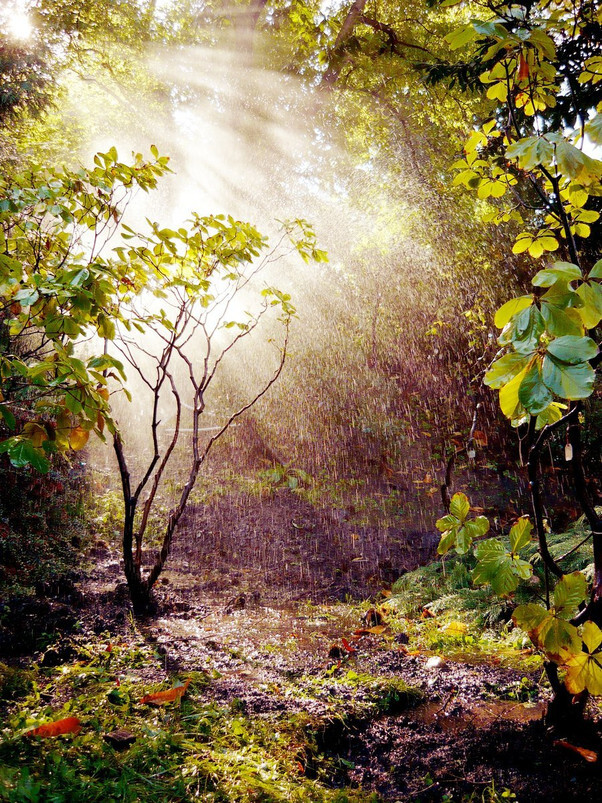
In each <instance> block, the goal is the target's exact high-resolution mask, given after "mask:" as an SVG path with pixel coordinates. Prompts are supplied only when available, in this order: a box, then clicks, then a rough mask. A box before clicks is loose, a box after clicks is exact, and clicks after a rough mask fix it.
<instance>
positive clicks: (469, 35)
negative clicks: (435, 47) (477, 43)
mask: <svg viewBox="0 0 602 803" xmlns="http://www.w3.org/2000/svg"><path fill="white" fill-rule="evenodd" d="M476 36H477V32H476V31H475V29H474V28H473V26H472V24H469V25H464V26H463V27H462V28H457V29H456V30H455V31H452V32H451V33H448V34H447V36H445V41H446V42H447V43H448V45H449V46H450V48H451V49H452V50H458V48H461V47H464V45H467V44H469V42H472V41H473V40H474V39H476Z"/></svg>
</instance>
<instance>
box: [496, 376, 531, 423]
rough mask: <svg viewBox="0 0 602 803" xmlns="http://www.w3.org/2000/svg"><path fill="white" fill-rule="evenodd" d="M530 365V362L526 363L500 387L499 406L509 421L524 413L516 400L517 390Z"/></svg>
mask: <svg viewBox="0 0 602 803" xmlns="http://www.w3.org/2000/svg"><path fill="white" fill-rule="evenodd" d="M530 367H531V362H529V363H527V365H526V366H525V367H524V368H523V370H522V371H520V372H519V373H518V374H517V375H516V376H515V377H514V379H511V380H510V382H508V383H507V384H506V385H504V387H503V388H501V389H500V407H501V409H502V413H503V414H504V415H505V416H506V418H509V419H510V420H511V421H512V420H514V419H515V418H520V417H521V416H522V415H524V412H525V410H524V407H523V406H522V404H521V403H520V401H519V400H518V390H519V388H520V386H521V383H522V381H523V379H524V378H525V376H526V374H527V371H528V370H529V368H530Z"/></svg>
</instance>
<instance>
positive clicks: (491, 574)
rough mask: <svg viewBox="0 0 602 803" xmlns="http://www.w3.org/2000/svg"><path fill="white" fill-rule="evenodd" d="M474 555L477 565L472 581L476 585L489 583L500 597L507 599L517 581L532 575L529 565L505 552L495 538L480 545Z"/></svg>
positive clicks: (515, 586) (514, 588)
mask: <svg viewBox="0 0 602 803" xmlns="http://www.w3.org/2000/svg"><path fill="white" fill-rule="evenodd" d="M475 554H476V557H477V560H478V563H477V565H476V566H475V568H474V571H473V573H472V578H473V581H474V582H475V584H476V585H486V584H487V583H489V584H490V585H491V588H492V589H493V591H494V592H495V593H496V594H497V595H498V596H501V597H507V596H508V595H509V594H511V593H512V592H513V591H515V590H516V588H517V586H518V583H519V580H521V579H524V580H526V579H528V578H529V577H530V576H531V574H532V573H533V570H532V567H531V564H530V563H528V562H527V561H525V560H520V559H519V558H515V557H514V556H513V555H511V554H510V553H508V552H506V550H505V548H504V545H503V544H502V542H501V541H498V540H497V539H496V538H491V539H489V540H488V541H483V542H482V543H480V544H479V545H478V546H477V548H476V550H475Z"/></svg>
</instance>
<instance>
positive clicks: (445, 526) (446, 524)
mask: <svg viewBox="0 0 602 803" xmlns="http://www.w3.org/2000/svg"><path fill="white" fill-rule="evenodd" d="M459 524H460V522H459V521H458V519H457V518H456V517H455V516H452V515H450V514H448V515H447V516H443V518H441V519H438V520H437V521H436V522H435V527H436V528H437V529H438V530H440V531H441V532H445V531H446V530H449V529H451V528H452V527H458V526H459Z"/></svg>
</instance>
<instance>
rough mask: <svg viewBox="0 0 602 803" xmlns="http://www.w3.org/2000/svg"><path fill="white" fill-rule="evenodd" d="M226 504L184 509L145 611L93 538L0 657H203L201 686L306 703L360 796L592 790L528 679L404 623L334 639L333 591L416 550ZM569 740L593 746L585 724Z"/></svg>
mask: <svg viewBox="0 0 602 803" xmlns="http://www.w3.org/2000/svg"><path fill="white" fill-rule="evenodd" d="M226 508H227V506H225V505H218V506H215V507H212V508H203V509H198V510H193V511H191V513H190V514H189V516H188V518H187V520H186V522H185V526H184V531H183V532H181V533H180V538H179V541H178V542H177V545H176V546H175V548H174V553H173V555H172V557H171V559H170V563H169V568H168V569H167V571H166V572H165V576H164V578H163V581H164V582H162V583H161V584H160V586H159V589H158V594H157V597H158V610H157V614H156V616H154V617H152V618H148V619H146V620H135V619H134V618H133V616H132V613H131V609H130V606H129V602H128V596H127V589H126V588H125V587H124V586H123V584H122V576H123V575H122V571H121V566H120V560H119V556H118V553H117V552H116V550H115V549H114V548H113V547H110V546H109V545H107V544H104V543H103V542H97V543H96V544H95V545H94V547H93V549H92V551H91V553H90V559H91V567H90V568H89V569H88V570H86V571H82V572H81V573H79V574H76V575H74V576H73V577H72V578H71V579H68V580H67V581H66V583H65V584H64V586H63V587H62V588H52V589H50V588H49V589H39V595H38V597H37V598H36V599H31V600H29V601H21V603H19V604H20V605H21V606H22V607H21V608H20V609H19V610H18V611H16V616H15V617H14V618H13V623H16V622H17V621H18V622H21V623H22V622H26V627H25V628H23V626H22V625H19V626H18V627H17V626H16V625H15V626H14V627H11V626H10V621H9V622H7V620H6V618H5V625H4V630H3V632H2V633H0V637H1V638H2V639H3V642H2V647H3V651H4V654H5V655H9V654H11V655H12V659H13V660H14V661H18V660H21V661H22V662H23V663H26V662H28V661H30V660H31V654H32V653H33V654H34V657H35V658H36V659H37V660H39V661H40V662H41V663H42V664H43V665H57V664H58V663H60V662H61V661H65V660H69V657H70V652H69V651H70V649H72V648H71V646H70V644H71V642H70V639H69V637H68V634H79V635H80V636H83V637H85V635H86V634H87V633H88V634H96V635H106V636H107V637H108V638H117V637H119V636H123V637H127V638H128V639H132V640H136V639H138V640H140V641H143V642H145V643H147V644H148V643H150V644H153V645H154V647H155V649H156V652H157V654H158V655H159V656H161V669H158V670H156V671H157V673H158V674H157V677H154V678H146V680H161V679H163V678H164V677H167V676H171V675H173V674H174V673H176V672H183V673H185V672H193V671H200V672H206V673H207V675H208V677H210V678H211V682H210V683H209V684H208V686H207V689H206V694H207V697H208V699H214V700H215V701H217V702H219V703H224V704H229V705H232V704H233V702H235V703H236V705H237V706H239V707H240V708H241V710H244V711H245V712H246V713H248V714H249V715H254V716H259V717H264V718H267V719H269V720H273V721H274V722H277V721H278V719H279V718H281V717H284V716H289V715H291V714H294V713H300V714H304V715H306V716H308V717H309V718H310V720H311V722H312V723H313V724H312V738H313V739H314V740H315V742H316V744H317V749H318V750H319V751H320V752H321V753H322V754H323V755H326V756H328V757H330V758H331V759H332V767H333V768H334V769H333V774H332V778H331V782H332V784H333V785H334V786H343V785H346V784H351V785H354V786H357V787H358V788H361V789H362V790H365V793H366V801H368V800H371V799H372V798H371V797H370V795H371V794H372V793H377V795H378V796H379V799H380V800H382V801H414V800H415V801H441V802H442V803H443V801H451V800H454V801H460V800H463V799H464V800H468V799H472V800H479V801H480V800H490V799H491V797H489V796H487V795H488V794H489V792H487V790H491V789H495V790H496V792H497V794H498V795H500V796H501V795H502V793H503V792H504V790H505V789H510V790H511V792H512V793H513V794H514V795H516V799H517V800H519V801H524V802H525V803H526V802H527V801H536V802H537V801H542V802H543V801H547V803H554V801H559V802H560V801H575V803H577V801H579V802H581V801H586V800H600V799H602V772H601V768H602V764H601V763H600V762H595V763H589V762H587V761H585V760H584V759H583V758H582V757H581V756H580V755H579V754H577V753H575V752H574V751H572V750H570V748H567V747H566V746H564V745H562V744H559V743H558V739H559V736H560V734H558V733H555V732H553V731H551V730H549V729H548V728H547V727H546V725H545V724H544V720H543V715H544V712H545V707H546V699H545V692H544V693H543V696H541V697H540V696H538V692H537V689H538V688H539V686H538V683H537V681H538V680H539V678H538V677H531V676H530V675H525V673H524V672H517V671H515V670H512V669H509V668H506V667H503V666H494V665H489V664H485V663H484V664H474V663H472V664H471V663H467V662H462V661H450V660H433V659H434V658H436V657H437V656H433V655H430V654H411V653H409V652H408V647H407V646H406V643H405V642H406V641H407V639H405V638H404V634H403V633H397V635H396V637H393V636H392V635H391V634H387V633H385V634H380V633H378V634H370V633H366V634H363V635H361V637H359V638H358V639H357V640H356V641H354V642H353V644H354V650H355V651H354V652H353V653H349V652H346V651H345V650H342V651H341V649H340V645H341V644H342V638H343V637H347V638H349V637H350V636H351V634H352V633H353V632H354V631H355V630H357V629H358V628H361V627H362V622H361V620H360V618H359V613H358V608H357V607H354V606H352V605H350V604H349V602H348V601H347V602H344V601H341V600H345V598H346V597H349V596H357V597H361V596H363V597H366V596H368V595H369V594H370V593H371V592H372V591H374V590H376V589H377V588H382V587H383V585H384V584H385V583H386V581H387V577H388V576H389V575H388V572H389V571H390V573H391V575H392V574H393V573H395V576H397V575H398V574H400V573H401V571H402V570H403V569H410V568H412V563H413V562H414V561H415V560H416V559H415V558H411V557H410V550H408V549H407V547H403V546H401V545H398V544H397V543H396V539H395V538H394V537H390V536H391V535H392V534H391V533H390V532H387V533H383V532H382V531H378V529H377V528H372V527H367V526H366V527H358V526H357V525H355V524H353V523H352V522H346V521H345V520H344V518H343V519H341V518H337V516H335V515H334V514H328V513H327V512H324V513H320V514H314V515H313V516H312V515H310V514H311V513H312V511H311V510H309V509H308V508H307V506H305V505H304V503H302V502H301V501H300V500H298V499H297V498H296V497H294V496H293V495H290V494H289V495H288V496H287V497H285V496H284V495H282V496H279V495H277V496H276V497H275V499H273V500H272V501H271V503H270V504H265V500H264V501H263V502H261V501H258V500H253V499H248V500H247V502H246V507H244V506H243V507H242V508H241V505H238V506H237V507H236V509H234V508H232V507H231V508H230V510H229V511H228V510H227V509H226ZM233 534H234V535H233ZM266 535H267V537H266ZM354 536H355V537H354ZM397 536H398V540H399V541H400V542H401V541H402V540H403V539H402V534H401V533H398V534H397ZM389 537H390V538H389ZM418 538H420V539H421V540H420V541H418ZM405 543H406V544H407V539H406V541H405ZM416 543H419V544H421V546H420V549H421V550H423V552H424V554H423V555H422V557H424V556H426V554H427V553H428V550H429V549H430V548H432V545H430V542H429V538H428V534H421V535H420V536H416ZM356 558H360V559H357V560H356ZM53 634H54V635H53ZM57 634H62V638H58V639H57V638H56V635H57ZM333 645H334V646H336V645H339V646H337V649H338V650H339V652H338V653H337V652H336V651H335V652H334V653H333ZM36 651H37V652H36ZM358 676H359V678H360V679H361V678H364V682H358V680H357V677H358ZM368 677H370V678H375V679H397V678H401V679H402V680H403V681H405V682H406V683H407V684H408V685H409V686H412V687H415V688H417V689H419V690H420V692H421V695H422V696H421V701H419V702H417V703H416V702H415V703H414V704H412V698H411V697H409V698H407V699H402V700H398V701H397V703H395V702H394V701H393V702H392V701H389V702H388V703H387V704H386V705H383V706H381V707H379V706H378V705H377V706H375V705H374V684H372V686H371V684H370V683H368V682H365V678H368ZM570 742H571V743H573V744H577V745H579V746H581V747H585V748H589V749H590V750H596V751H598V750H600V748H601V743H600V733H599V730H598V728H597V726H596V725H595V724H592V725H591V726H588V728H587V730H584V731H583V732H582V733H577V734H574V733H573V734H571V735H570ZM306 771H307V772H308V773H311V771H312V765H311V761H308V764H307V767H306ZM471 796H474V797H471ZM494 799H495V798H494Z"/></svg>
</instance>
